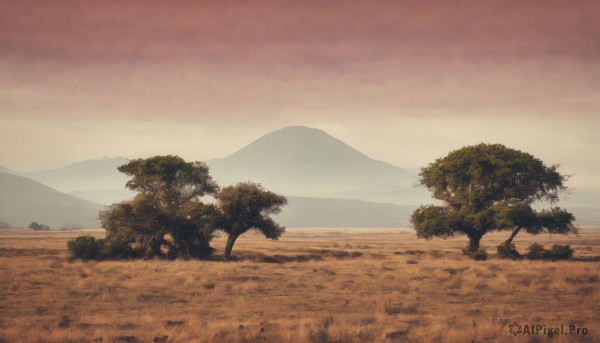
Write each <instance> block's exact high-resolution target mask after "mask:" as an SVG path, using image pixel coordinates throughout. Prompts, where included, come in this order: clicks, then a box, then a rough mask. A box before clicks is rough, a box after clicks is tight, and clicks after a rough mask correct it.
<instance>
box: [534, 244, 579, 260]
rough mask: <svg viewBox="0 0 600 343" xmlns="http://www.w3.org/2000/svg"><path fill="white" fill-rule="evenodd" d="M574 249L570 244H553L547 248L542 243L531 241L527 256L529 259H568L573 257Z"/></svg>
mask: <svg viewBox="0 0 600 343" xmlns="http://www.w3.org/2000/svg"><path fill="white" fill-rule="evenodd" d="M573 252H574V250H573V249H572V248H571V246H570V245H568V244H567V245H560V244H554V245H553V246H552V249H550V250H547V249H545V248H544V246H543V245H541V244H538V243H533V244H532V245H530V246H529V249H528V253H527V258H529V259H531V260H552V261H558V260H569V259H571V258H572V257H573Z"/></svg>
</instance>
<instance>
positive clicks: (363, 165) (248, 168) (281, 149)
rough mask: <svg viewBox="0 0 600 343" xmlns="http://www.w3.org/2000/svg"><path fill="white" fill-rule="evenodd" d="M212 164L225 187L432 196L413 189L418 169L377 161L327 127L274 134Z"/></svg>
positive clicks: (394, 198)
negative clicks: (258, 185)
mask: <svg viewBox="0 0 600 343" xmlns="http://www.w3.org/2000/svg"><path fill="white" fill-rule="evenodd" d="M208 164H209V166H210V168H211V174H212V175H213V176H214V177H215V179H216V180H217V181H219V183H220V184H222V185H227V184H231V183H235V182H239V181H247V180H252V181H256V182H261V183H263V184H264V185H265V186H266V187H267V188H269V189H271V190H274V191H277V192H280V193H284V194H288V195H295V196H307V197H332V198H337V197H351V198H355V199H368V200H369V201H378V202H392V203H395V204H413V203H420V202H421V201H422V200H425V199H429V195H428V194H427V192H425V191H424V190H422V189H413V188H412V184H413V183H414V181H415V180H416V174H415V172H414V170H405V169H402V168H398V167H396V166H393V165H391V164H388V163H385V162H382V161H377V160H374V159H372V158H370V157H368V156H366V155H365V154H363V153H361V152H359V151H357V150H356V149H354V148H352V147H351V146H349V145H348V144H346V143H344V142H342V141H340V140H338V139H336V138H334V137H332V136H330V135H328V134H327V133H325V132H324V131H322V130H319V129H313V128H308V127H303V126H291V127H286V128H283V129H281V130H277V131H274V132H271V133H269V134H267V135H265V136H262V137H261V138H259V139H257V140H256V141H254V142H252V143H250V144H249V145H247V146H246V147H244V148H242V149H241V150H239V151H237V152H235V153H233V154H231V155H229V156H227V157H225V158H223V159H215V160H211V161H208ZM382 189H384V193H385V192H388V193H387V194H382ZM395 191H396V192H395ZM397 191H401V192H402V194H398V192H397Z"/></svg>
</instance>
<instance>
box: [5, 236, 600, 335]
mask: <svg viewBox="0 0 600 343" xmlns="http://www.w3.org/2000/svg"><path fill="white" fill-rule="evenodd" d="M88 233H89V232H88ZM80 234H82V233H81V232H53V231H50V232H48V231H46V232H35V231H31V230H2V231H0V342H339V343H344V342H406V341H408V342H471V341H473V342H524V341H539V342H545V341H548V340H549V339H550V338H549V337H547V336H542V335H540V336H526V337H523V336H513V335H512V334H510V332H509V325H510V324H511V323H513V322H518V323H521V324H522V325H525V324H540V325H547V326H548V327H550V326H560V325H561V324H564V325H565V326H566V327H568V326H569V325H570V324H574V325H577V326H578V327H586V328H587V329H588V334H587V335H582V334H580V335H578V336H571V335H562V336H556V337H553V339H552V342H572V341H577V342H580V341H584V342H585V341H587V342H595V341H596V342H597V341H599V340H600V325H599V324H597V323H598V319H599V317H600V315H599V314H600V284H599V282H600V281H599V280H600V269H599V268H598V262H584V261H560V262H548V261H528V260H525V261H507V260H498V259H494V258H491V259H490V260H488V261H473V260H470V259H468V258H466V257H464V256H463V255H462V253H461V252H460V248H461V247H462V246H464V245H465V244H466V239H465V238H456V239H448V240H430V241H425V240H418V239H416V237H415V236H414V234H413V233H411V232H410V231H406V230H401V229H372V230H366V229H336V230H332V229H321V230H317V229H290V230H288V232H287V233H286V234H285V235H284V236H283V237H282V238H281V239H280V240H279V241H270V240H266V239H264V238H262V237H260V236H258V235H252V234H248V235H245V236H242V237H241V238H240V239H239V240H238V243H236V246H235V248H234V251H233V255H235V256H236V257H237V261H233V262H226V261H224V259H223V257H222V256H221V255H222V251H223V246H224V243H225V242H224V238H225V237H221V238H219V239H217V240H216V241H214V244H213V245H214V246H215V247H216V248H217V249H218V252H217V255H216V256H215V257H213V258H212V259H211V260H210V261H179V260H177V261H163V260H149V261H107V262H81V261H76V262H72V263H69V262H67V260H66V241H67V240H68V239H70V238H72V237H74V236H77V235H80ZM92 234H93V235H95V236H97V237H101V236H102V235H103V232H102V231H95V232H92ZM506 235H507V234H506V233H499V234H492V235H487V236H485V237H484V239H483V241H482V244H483V247H484V248H485V249H486V250H487V251H488V252H490V253H493V252H495V246H496V245H498V244H499V243H500V242H502V241H503V240H504V239H505V238H506V237H505V236H506ZM534 241H535V242H539V243H542V244H544V245H552V244H555V243H558V244H571V246H572V247H573V248H574V249H575V255H576V256H575V257H583V258H589V257H593V256H598V255H600V230H599V229H597V228H585V229H583V230H582V232H581V234H580V235H579V236H548V235H541V236H528V235H526V234H524V235H519V236H518V237H517V248H518V249H519V250H520V251H522V252H524V251H525V250H526V248H527V246H528V245H529V244H531V243H532V242H534Z"/></svg>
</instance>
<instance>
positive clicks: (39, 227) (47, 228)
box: [29, 222, 50, 230]
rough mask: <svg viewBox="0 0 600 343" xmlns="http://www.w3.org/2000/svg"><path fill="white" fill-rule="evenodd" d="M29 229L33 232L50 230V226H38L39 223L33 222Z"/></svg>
mask: <svg viewBox="0 0 600 343" xmlns="http://www.w3.org/2000/svg"><path fill="white" fill-rule="evenodd" d="M29 228H30V229H32V230H50V226H48V225H44V224H38V223H37V222H31V224H29Z"/></svg>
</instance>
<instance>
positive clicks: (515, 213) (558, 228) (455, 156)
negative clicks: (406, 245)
mask: <svg viewBox="0 0 600 343" xmlns="http://www.w3.org/2000/svg"><path fill="white" fill-rule="evenodd" d="M557 169H558V165H552V166H550V167H548V166H546V165H544V163H543V162H542V161H540V160H539V159H537V158H535V157H533V156H532V155H530V154H527V153H524V152H521V151H518V150H514V149H510V148H507V147H505V146H503V145H500V144H493V145H491V144H479V145H475V146H467V147H464V148H462V149H459V150H456V151H452V152H450V153H449V154H448V156H446V157H444V158H440V159H437V160H436V161H435V162H434V163H431V164H429V166H427V167H425V168H423V169H421V172H420V174H419V181H418V185H419V186H424V187H426V188H427V189H428V190H429V191H430V192H431V193H432V195H433V197H434V198H435V199H438V200H441V202H442V205H441V206H435V205H425V206H421V207H419V208H418V209H417V210H415V211H414V212H413V214H412V216H411V223H412V225H413V227H414V228H415V230H416V231H417V236H418V237H420V238H432V237H449V236H454V235H455V234H465V235H467V236H468V237H469V245H468V247H467V250H468V251H470V252H476V251H478V250H479V242H480V240H481V237H483V236H484V235H485V234H486V233H488V232H491V231H500V230H508V231H512V233H511V235H510V237H509V238H508V239H507V240H506V241H505V242H504V244H503V246H504V247H506V248H508V249H510V247H511V243H512V240H513V239H514V237H515V236H516V235H517V234H518V233H519V232H520V231H522V230H524V231H526V232H529V233H532V234H538V233H540V232H550V233H561V234H567V233H570V232H574V233H576V232H577V229H576V227H575V226H574V225H573V221H574V220H575V218H574V217H573V215H572V214H571V213H569V212H567V211H566V210H563V209H561V208H559V207H553V208H551V209H549V210H541V211H536V210H534V209H532V207H531V206H532V204H534V203H535V202H536V201H547V202H549V203H551V204H555V203H556V202H557V201H558V200H559V195H560V194H561V192H564V191H565V190H566V187H565V185H564V183H565V181H566V180H567V178H568V177H567V176H565V175H561V174H560V173H559V172H558V171H557Z"/></svg>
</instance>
